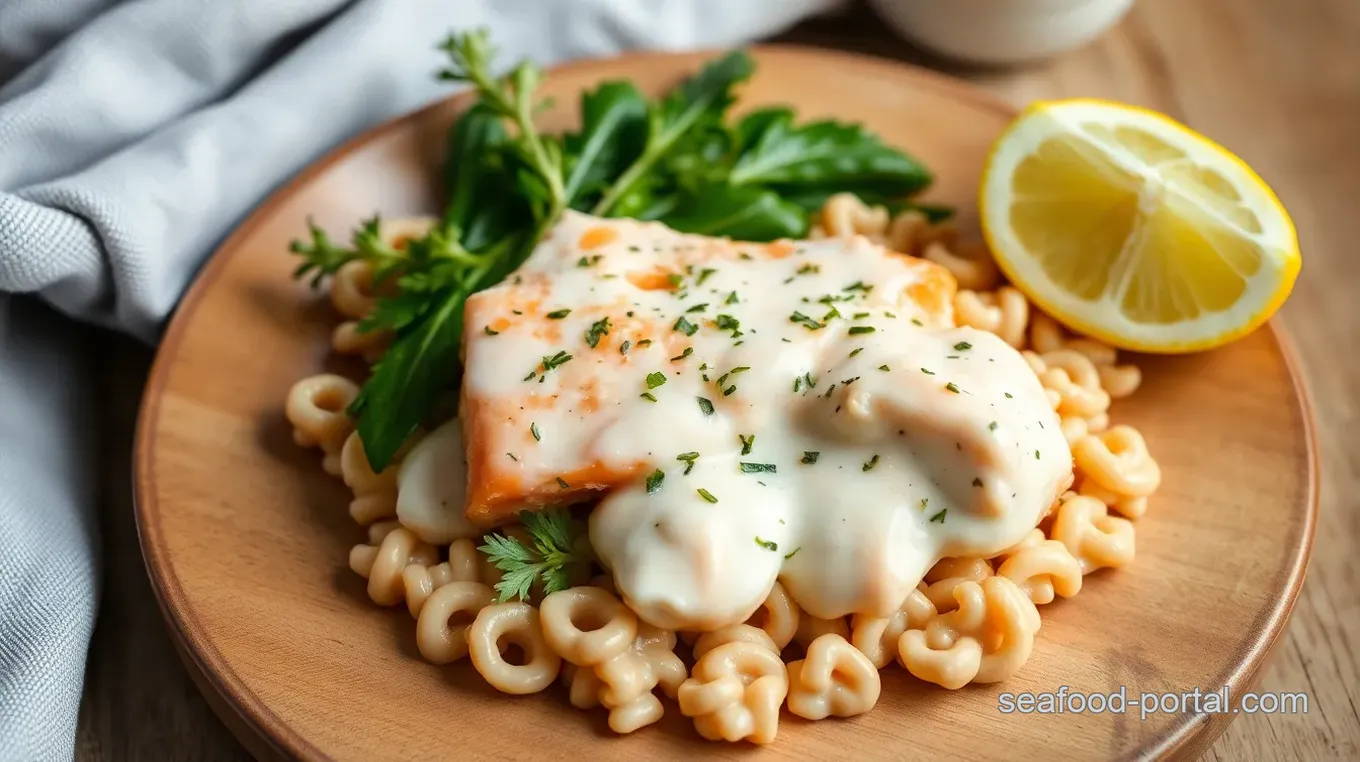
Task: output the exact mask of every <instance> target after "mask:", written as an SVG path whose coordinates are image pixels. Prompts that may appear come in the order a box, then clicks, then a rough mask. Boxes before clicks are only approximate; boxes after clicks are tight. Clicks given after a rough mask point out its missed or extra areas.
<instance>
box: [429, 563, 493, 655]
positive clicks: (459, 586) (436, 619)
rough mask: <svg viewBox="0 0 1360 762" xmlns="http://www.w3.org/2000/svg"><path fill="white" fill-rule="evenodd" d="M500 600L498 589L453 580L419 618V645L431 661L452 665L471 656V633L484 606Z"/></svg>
mask: <svg viewBox="0 0 1360 762" xmlns="http://www.w3.org/2000/svg"><path fill="white" fill-rule="evenodd" d="M495 602H496V591H494V590H492V589H491V588H489V587H487V586H486V585H483V584H479V583H477V582H449V583H447V584H445V585H441V586H440V587H438V588H436V589H435V591H434V592H433V593H432V594H431V595H430V596H429V597H428V598H427V599H426V600H425V602H424V605H423V606H422V607H421V609H420V614H419V616H417V618H416V648H417V649H419V650H420V655H421V656H423V657H425V659H426V660H427V661H429V662H430V663H431V664H449V663H450V662H455V661H458V660H459V659H461V658H463V657H464V656H467V655H468V633H469V631H470V630H471V628H472V623H473V622H474V621H476V617H477V616H478V615H479V614H480V613H481V611H482V609H484V608H486V607H487V606H490V605H492V604H493V603H495Z"/></svg>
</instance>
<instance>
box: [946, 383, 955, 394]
mask: <svg viewBox="0 0 1360 762" xmlns="http://www.w3.org/2000/svg"><path fill="white" fill-rule="evenodd" d="M944 388H946V389H948V390H949V391H951V392H953V393H955V394H958V393H959V385H958V384H956V383H954V382H953V381H950V382H949V383H947V384H945V385H944Z"/></svg>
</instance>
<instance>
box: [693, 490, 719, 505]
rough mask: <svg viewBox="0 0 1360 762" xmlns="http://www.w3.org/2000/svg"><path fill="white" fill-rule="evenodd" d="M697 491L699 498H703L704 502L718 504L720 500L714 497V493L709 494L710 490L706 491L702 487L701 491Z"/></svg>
mask: <svg viewBox="0 0 1360 762" xmlns="http://www.w3.org/2000/svg"><path fill="white" fill-rule="evenodd" d="M695 491H696V492H698V493H699V497H702V498H703V499H704V500H707V501H708V502H710V503H716V502H718V498H716V497H713V493H712V492H709V491H708V490H706V489H704V488H703V487H700V488H699V489H697V490H695Z"/></svg>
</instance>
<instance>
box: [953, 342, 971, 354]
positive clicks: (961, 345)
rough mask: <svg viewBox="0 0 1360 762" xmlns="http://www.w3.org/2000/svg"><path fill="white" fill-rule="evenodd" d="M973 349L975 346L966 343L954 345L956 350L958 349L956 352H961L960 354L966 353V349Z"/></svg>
mask: <svg viewBox="0 0 1360 762" xmlns="http://www.w3.org/2000/svg"><path fill="white" fill-rule="evenodd" d="M972 348H973V345H972V344H969V343H968V342H966V341H960V342H959V343H957V344H955V345H954V349H956V350H958V351H960V352H962V351H964V350H965V349H972Z"/></svg>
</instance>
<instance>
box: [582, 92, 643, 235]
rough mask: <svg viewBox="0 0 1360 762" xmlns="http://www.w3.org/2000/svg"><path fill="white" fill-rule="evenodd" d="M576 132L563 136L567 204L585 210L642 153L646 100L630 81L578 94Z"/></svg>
mask: <svg viewBox="0 0 1360 762" xmlns="http://www.w3.org/2000/svg"><path fill="white" fill-rule="evenodd" d="M581 124H582V128H581V131H580V132H578V133H571V134H568V135H566V136H564V137H563V140H562V142H563V148H564V151H565V161H564V163H565V166H566V180H565V183H564V191H565V193H566V196H567V204H568V206H571V207H572V208H576V209H578V210H585V209H588V208H589V203H588V202H589V201H590V199H591V198H598V194H599V193H600V192H602V191H603V189H604V188H605V186H607V185H608V184H609V182H610V181H611V180H612V179H614V178H615V177H617V176H618V175H619V173H620V172H622V171H623V168H624V167H626V166H627V165H628V164H629V163H631V162H632V161H634V160H635V159H636V158H637V157H638V155H640V154H641V153H642V150H643V147H644V144H645V142H646V140H647V101H646V99H644V98H643V97H642V94H641V93H639V92H638V90H637V88H636V87H635V86H634V85H633V83H632V82H606V83H604V84H603V85H600V86H599V88H597V89H595V90H593V91H587V92H584V93H582V94H581Z"/></svg>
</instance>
